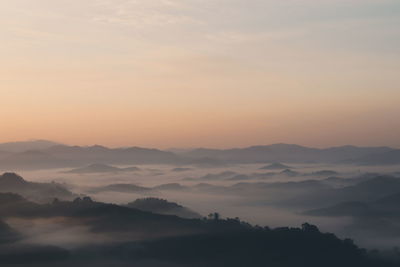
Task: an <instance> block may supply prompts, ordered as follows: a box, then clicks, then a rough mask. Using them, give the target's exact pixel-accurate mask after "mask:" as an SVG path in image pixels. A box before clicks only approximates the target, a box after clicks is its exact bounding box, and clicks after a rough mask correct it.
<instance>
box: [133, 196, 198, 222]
mask: <svg viewBox="0 0 400 267" xmlns="http://www.w3.org/2000/svg"><path fill="white" fill-rule="evenodd" d="M126 206H127V207H130V208H135V209H138V210H143V211H149V212H152V213H157V214H164V215H176V216H179V217H182V218H188V219H193V218H202V216H201V215H200V214H198V213H197V212H194V211H192V210H190V209H188V208H186V207H183V206H181V205H179V204H177V203H175V202H169V201H167V200H165V199H159V198H141V199H136V200H135V201H133V202H130V203H128V204H127V205H126Z"/></svg>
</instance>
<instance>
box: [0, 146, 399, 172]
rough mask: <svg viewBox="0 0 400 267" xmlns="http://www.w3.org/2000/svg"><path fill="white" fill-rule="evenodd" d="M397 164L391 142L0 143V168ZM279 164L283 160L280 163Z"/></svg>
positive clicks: (396, 152) (396, 154)
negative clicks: (168, 146) (174, 146)
mask: <svg viewBox="0 0 400 267" xmlns="http://www.w3.org/2000/svg"><path fill="white" fill-rule="evenodd" d="M274 162H275V163H276V162H285V163H342V164H343V163H345V164H368V165H374V164H376V165H379V164H400V150H398V149H393V148H390V147H356V146H341V147H331V148H324V149H320V148H310V147H304V146H299V145H293V144H273V145H265V146H252V147H247V148H233V149H207V148H198V149H193V150H189V151H186V150H183V151H175V152H171V151H164V150H159V149H152V148H141V147H122V148H108V147H105V146H100V145H94V146H67V145H62V144H56V143H54V142H51V141H33V142H15V143H5V144H0V169H7V170H10V169H13V170H20V169H48V168H71V167H74V168H77V167H84V166H88V165H91V164H121V165H122V164H123V165H130V164H172V165H178V166H182V165H198V166H201V167H215V166H221V165H225V164H236V163H274ZM283 166H284V165H283Z"/></svg>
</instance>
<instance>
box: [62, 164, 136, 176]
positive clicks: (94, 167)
mask: <svg viewBox="0 0 400 267" xmlns="http://www.w3.org/2000/svg"><path fill="white" fill-rule="evenodd" d="M139 170H140V169H139V168H137V167H128V168H118V167H113V166H110V165H106V164H91V165H89V166H86V167H82V168H77V169H72V170H69V171H66V173H82V174H85V173H110V172H111V173H116V172H132V171H139Z"/></svg>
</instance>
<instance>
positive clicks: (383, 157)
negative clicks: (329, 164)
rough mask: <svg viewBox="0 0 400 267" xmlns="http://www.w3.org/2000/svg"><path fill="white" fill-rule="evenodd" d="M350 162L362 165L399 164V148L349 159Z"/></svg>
mask: <svg viewBox="0 0 400 267" xmlns="http://www.w3.org/2000/svg"><path fill="white" fill-rule="evenodd" d="M348 162H350V163H356V164H362V165H394V164H400V149H396V150H391V151H386V152H380V153H373V154H370V155H366V156H363V157H360V158H357V159H352V160H349V161H348Z"/></svg>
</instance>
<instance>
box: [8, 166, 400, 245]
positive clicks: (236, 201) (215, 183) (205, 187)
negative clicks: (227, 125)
mask: <svg viewBox="0 0 400 267" xmlns="http://www.w3.org/2000/svg"><path fill="white" fill-rule="evenodd" d="M287 165H288V166H289V167H290V170H291V171H292V172H293V173H295V175H292V174H291V175H286V174H285V172H282V171H283V170H265V169H262V168H263V167H264V166H265V164H229V165H227V166H223V167H213V168H204V167H196V166H188V167H186V168H179V167H178V166H175V167H174V166H173V165H160V164H153V165H149V164H146V165H135V167H137V168H139V170H137V171H132V172H118V171H117V172H106V173H100V172H98V173H84V174H79V173H78V174H76V173H68V171H70V170H71V168H62V169H51V170H37V171H20V172H18V173H19V174H20V175H21V176H23V177H24V179H26V180H28V181H35V182H46V183H47V182H57V183H60V184H62V185H64V186H65V187H66V188H68V189H69V190H70V191H72V192H74V193H76V194H78V195H82V196H83V195H85V196H90V197H91V198H92V199H93V200H95V201H99V202H106V203H115V204H120V205H125V204H127V203H129V202H132V201H134V200H135V199H138V198H144V197H157V198H162V199H167V200H168V201H172V202H177V203H179V204H180V205H183V206H185V207H188V208H190V209H191V210H193V211H196V212H198V213H200V214H201V215H203V216H207V215H208V214H210V213H213V212H218V213H219V214H221V216H222V217H230V218H235V217H239V218H240V219H241V220H244V221H247V222H249V223H251V224H254V225H261V226H266V225H267V226H270V227H281V226H292V227H295V226H298V225H300V224H302V223H303V222H309V223H312V224H315V225H318V226H319V228H320V229H321V230H322V231H326V232H333V233H335V234H337V235H338V236H339V237H343V238H344V237H349V238H352V239H354V240H355V242H356V243H357V244H359V245H361V246H364V247H368V248H390V247H393V245H394V244H396V242H397V241H398V240H399V238H398V237H397V236H395V237H393V238H390V237H387V236H385V237H384V236H379V235H378V234H377V233H375V232H374V231H373V230H370V232H368V231H366V232H363V233H360V232H359V231H352V230H351V229H352V227H353V223H354V220H355V219H354V218H352V217H343V216H341V217H332V216H329V217H325V216H309V215H304V213H303V212H304V211H306V210H309V209H312V208H317V207H318V208H319V207H323V205H322V206H318V203H316V205H315V206H301V205H300V206H294V205H286V204H285V205H283V204H282V203H280V202H281V200H282V201H283V200H287V199H291V198H293V197H295V196H296V195H299V196H302V195H304V194H307V192H308V190H311V191H313V190H315V189H312V188H310V189H308V187H307V186H308V185H306V186H298V185H297V183H298V182H301V181H324V180H326V179H327V178H329V177H331V176H323V175H316V173H317V174H318V173H319V172H321V171H323V170H329V171H330V172H336V173H337V174H336V175H335V177H340V178H338V179H336V180H338V181H335V183H334V184H329V186H330V187H332V188H341V187H345V186H347V185H349V184H354V183H355V182H354V183H353V182H351V183H350V181H352V179H355V177H360V176H363V175H365V174H370V175H372V174H393V173H396V172H397V171H399V170H400V166H398V165H390V166H354V165H344V164H343V165H340V164H295V163H288V164H287ZM82 167H83V166H82ZM113 167H116V168H121V169H123V168H129V167H133V165H113ZM321 173H322V172H321ZM237 176H240V177H244V178H243V180H240V179H238V180H237V179H234V180H233V179H231V178H232V177H237ZM240 177H239V178H240ZM331 178H332V177H331ZM341 181H343V182H341ZM288 182H294V183H296V184H293V186H289V187H288V186H287V185H290V184H286V183H288ZM127 184H129V185H131V184H133V185H136V186H139V187H140V188H139V189H137V188H134V189H132V190H131V189H127V188H126V185H127ZM166 184H173V185H169V187H166V186H165V187H158V186H160V185H166ZM268 184H270V185H273V187H272V188H268V189H265V190H264V189H260V188H258V187H259V186H258V185H262V186H264V185H268ZM109 185H121V186H120V187H121V188H122V189H118V187H113V188H112V189H109V188H108V189H104V188H102V187H107V186H109ZM177 185H180V186H181V187H179V188H178V187H177ZM240 186H243V188H240ZM234 187H239V188H237V189H235V190H234V191H233V189H232V188H234ZM292 187H294V188H292ZM303 187H304V188H303ZM100 188H101V190H100ZM115 188H117V189H115ZM141 188H145V189H146V190H142V189H141ZM94 189H96V190H94ZM130 190H131V191H130ZM311 191H310V192H311ZM283 202H285V201H283ZM338 202H339V200H338ZM14 224H15V223H13V222H11V225H14ZM16 225H17V226H18V224H16ZM38 225H52V226H51V227H50V228H47V227H43V229H47V230H46V231H45V232H42V230H43V229H42V228H41V227H38ZM66 225H68V226H66ZM19 228H20V229H23V228H26V229H30V230H29V233H26V231H22V232H24V233H25V234H26V235H27V236H28V237H27V241H32V240H35V242H39V243H41V244H46V243H47V242H48V243H51V244H57V245H65V246H67V247H69V246H71V245H74V243H75V244H85V242H83V241H82V240H81V239H82V238H83V237H85V238H86V239H87V240H91V241H90V242H92V241H93V242H96V240H102V238H104V237H98V236H96V237H95V236H92V235H90V234H89V233H88V232H87V231H86V230H85V228H84V226H79V225H78V226H71V225H70V224H65V223H60V222H58V223H57V224H54V222H52V223H51V224H49V223H46V222H43V221H42V222H40V223H35V224H34V225H33V226H32V227H22V228H21V227H19ZM59 229H62V230H60V231H58V230H59ZM35 231H37V233H36V234H35ZM61 233H62V234H61ZM75 237H76V238H77V239H76V240H75Z"/></svg>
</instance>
